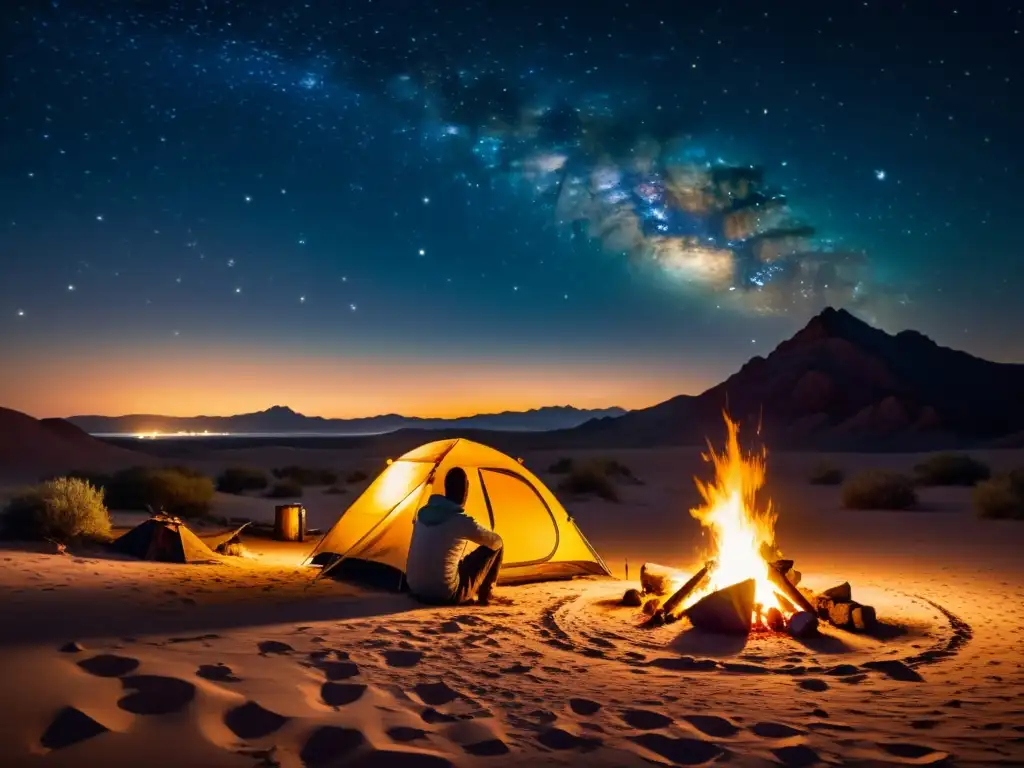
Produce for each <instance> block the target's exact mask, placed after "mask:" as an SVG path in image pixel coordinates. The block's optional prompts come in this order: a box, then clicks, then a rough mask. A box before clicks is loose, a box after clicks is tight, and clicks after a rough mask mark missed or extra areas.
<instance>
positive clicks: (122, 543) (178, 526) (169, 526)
mask: <svg viewBox="0 0 1024 768" xmlns="http://www.w3.org/2000/svg"><path fill="white" fill-rule="evenodd" d="M111 546H112V547H113V548H114V549H115V550H116V551H118V552H122V553H124V554H126V555H132V556H133V557H138V558H140V559H142V560H158V561H160V562H164V563H208V562H217V561H218V557H217V555H216V554H214V552H213V550H212V549H210V548H209V547H208V546H207V545H206V544H205V543H204V542H203V540H202V539H200V538H199V537H198V536H196V535H195V534H194V533H192V531H190V530H189V529H188V526H186V525H185V524H184V523H183V522H181V521H180V520H178V519H177V518H174V517H151V518H149V520H146V521H144V522H142V523H139V524H138V525H137V526H135V527H134V528H132V529H131V530H130V531H128V532H126V533H124V534H122V535H121V536H119V537H118V538H117V539H115V540H114V543H113V544H112V545H111Z"/></svg>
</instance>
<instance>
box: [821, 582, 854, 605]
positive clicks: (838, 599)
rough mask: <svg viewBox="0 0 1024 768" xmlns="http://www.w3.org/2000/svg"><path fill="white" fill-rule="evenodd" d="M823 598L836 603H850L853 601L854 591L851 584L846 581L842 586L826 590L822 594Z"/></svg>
mask: <svg viewBox="0 0 1024 768" xmlns="http://www.w3.org/2000/svg"><path fill="white" fill-rule="evenodd" d="M821 595H822V597H827V598H828V599H829V600H831V601H832V602H834V603H849V602H850V601H852V600H853V591H852V590H851V589H850V582H848V581H844V582H843V583H842V584H840V585H838V586H835V587H832V588H830V589H826V590H825V591H824V592H822V593H821Z"/></svg>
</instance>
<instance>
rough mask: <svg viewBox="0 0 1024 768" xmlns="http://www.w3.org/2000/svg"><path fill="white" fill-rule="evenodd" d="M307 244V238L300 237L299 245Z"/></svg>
mask: <svg viewBox="0 0 1024 768" xmlns="http://www.w3.org/2000/svg"><path fill="white" fill-rule="evenodd" d="M305 244H306V238H304V237H300V238H299V245H305Z"/></svg>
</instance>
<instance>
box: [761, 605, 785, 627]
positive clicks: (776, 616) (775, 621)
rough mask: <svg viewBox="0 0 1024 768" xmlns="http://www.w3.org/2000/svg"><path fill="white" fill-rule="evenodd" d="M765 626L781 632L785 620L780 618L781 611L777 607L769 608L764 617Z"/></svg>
mask: <svg viewBox="0 0 1024 768" xmlns="http://www.w3.org/2000/svg"><path fill="white" fill-rule="evenodd" d="M764 623H765V626H766V627H768V629H770V630H772V631H773V632H781V631H782V630H784V629H785V628H786V620H785V619H784V618H782V611H780V610H779V609H778V608H769V609H768V613H767V614H766V615H765V617H764Z"/></svg>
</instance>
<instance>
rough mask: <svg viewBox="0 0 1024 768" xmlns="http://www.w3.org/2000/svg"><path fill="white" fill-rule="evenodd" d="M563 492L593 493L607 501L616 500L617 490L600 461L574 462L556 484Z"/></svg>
mask: <svg viewBox="0 0 1024 768" xmlns="http://www.w3.org/2000/svg"><path fill="white" fill-rule="evenodd" d="M558 488H559V490H561V491H564V492H565V493H570V494H574V495H580V496H588V495H594V496H599V497H600V498H602V499H606V500H607V501H618V500H619V490H618V488H616V487H615V482H614V481H613V480H612V479H611V478H610V477H609V476H608V473H607V471H606V467H605V466H604V465H603V464H601V463H600V462H588V463H585V464H576V465H574V466H573V468H572V470H571V471H570V472H569V473H568V474H567V475H566V476H565V477H564V478H563V479H562V481H561V482H560V483H559V484H558Z"/></svg>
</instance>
